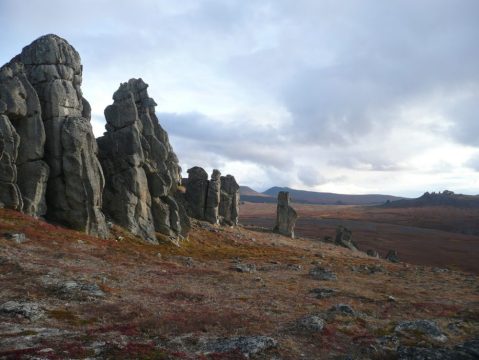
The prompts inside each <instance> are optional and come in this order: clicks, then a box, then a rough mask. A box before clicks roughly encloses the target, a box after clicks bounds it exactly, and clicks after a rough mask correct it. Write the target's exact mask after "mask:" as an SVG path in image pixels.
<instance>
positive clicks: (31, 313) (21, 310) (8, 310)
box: [0, 301, 44, 321]
mask: <svg viewBox="0 0 479 360" xmlns="http://www.w3.org/2000/svg"><path fill="white" fill-rule="evenodd" d="M0 313H3V314H7V315H10V316H21V317H24V318H26V319H29V320H32V321H35V320H38V319H40V318H41V317H42V316H43V315H44V311H43V310H42V309H41V308H40V306H39V305H38V304H37V303H32V302H24V303H22V302H18V301H7V302H6V303H4V304H2V305H0Z"/></svg>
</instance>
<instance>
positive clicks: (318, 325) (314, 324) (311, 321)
mask: <svg viewBox="0 0 479 360" xmlns="http://www.w3.org/2000/svg"><path fill="white" fill-rule="evenodd" d="M324 325H325V321H324V320H323V319H321V318H320V317H319V316H317V315H308V316H305V317H303V318H301V319H299V320H298V322H297V324H296V327H297V329H298V330H302V331H308V332H320V331H322V330H323V328H324Z"/></svg>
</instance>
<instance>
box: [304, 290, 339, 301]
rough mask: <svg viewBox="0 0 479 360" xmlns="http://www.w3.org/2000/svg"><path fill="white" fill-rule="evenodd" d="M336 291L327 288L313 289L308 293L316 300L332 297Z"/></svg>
mask: <svg viewBox="0 0 479 360" xmlns="http://www.w3.org/2000/svg"><path fill="white" fill-rule="evenodd" d="M336 292H337V290H334V289H328V288H315V289H312V290H311V291H310V293H312V294H314V295H315V296H316V299H325V298H328V297H331V296H333V295H334V294H335V293H336Z"/></svg>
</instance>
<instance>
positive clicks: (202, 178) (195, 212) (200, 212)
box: [185, 166, 209, 220]
mask: <svg viewBox="0 0 479 360" xmlns="http://www.w3.org/2000/svg"><path fill="white" fill-rule="evenodd" d="M208 186H209V185H208V173H207V172H206V171H205V170H204V169H203V168H201V167H199V166H195V167H192V168H191V169H188V180H187V182H186V194H185V198H186V201H187V202H188V213H189V215H190V216H191V217H192V218H195V219H198V220H205V211H206V199H207V197H208Z"/></svg>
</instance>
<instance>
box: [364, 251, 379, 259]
mask: <svg viewBox="0 0 479 360" xmlns="http://www.w3.org/2000/svg"><path fill="white" fill-rule="evenodd" d="M366 254H367V255H368V256H371V257H373V258H376V259H379V253H378V252H377V251H376V250H373V249H368V250H367V251H366Z"/></svg>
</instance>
